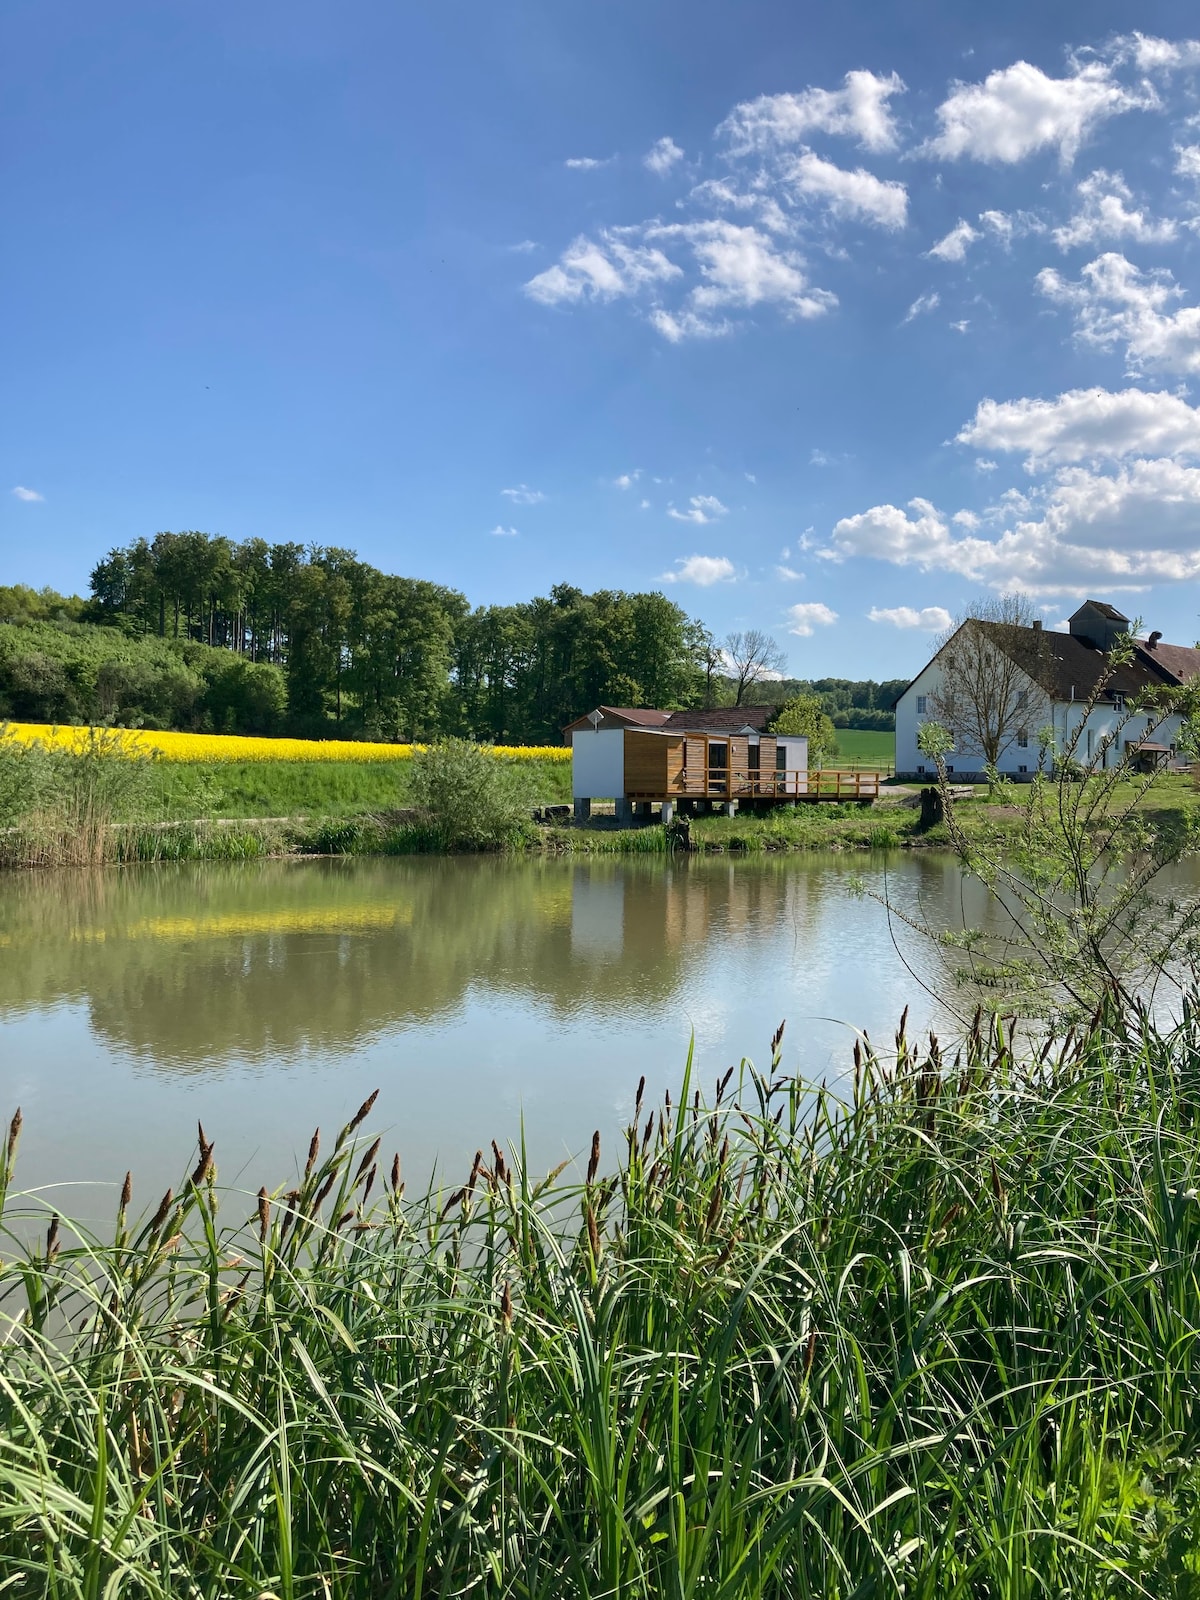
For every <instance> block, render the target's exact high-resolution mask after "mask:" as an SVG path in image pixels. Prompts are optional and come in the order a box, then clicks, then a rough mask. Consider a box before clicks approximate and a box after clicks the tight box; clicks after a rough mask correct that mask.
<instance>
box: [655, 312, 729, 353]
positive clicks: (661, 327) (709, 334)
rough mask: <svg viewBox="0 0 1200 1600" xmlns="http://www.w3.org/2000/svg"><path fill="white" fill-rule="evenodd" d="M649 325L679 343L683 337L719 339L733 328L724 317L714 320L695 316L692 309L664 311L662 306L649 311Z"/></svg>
mask: <svg viewBox="0 0 1200 1600" xmlns="http://www.w3.org/2000/svg"><path fill="white" fill-rule="evenodd" d="M650 325H651V327H654V328H657V329H658V331H659V333H661V334H662V336H663V338H664V339H669V340H670V342H671V343H672V344H681V343H682V342H683V340H684V339H719V338H720V337H721V336H722V334H726V333H730V332H732V330H733V324H732V322H730V321H728V319H727V318H725V317H722V318H721V319H720V321H718V322H714V321H713V320H712V318H711V317H700V316H697V315H696V313H695V312H694V311H675V312H672V311H664V310H663V308H662V306H656V307H655V308H654V310H653V311H652V312H651V313H650Z"/></svg>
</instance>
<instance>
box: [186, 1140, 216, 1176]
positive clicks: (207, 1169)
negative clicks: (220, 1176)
mask: <svg viewBox="0 0 1200 1600" xmlns="http://www.w3.org/2000/svg"><path fill="white" fill-rule="evenodd" d="M200 1133H201V1136H202V1137H203V1133H204V1130H203V1128H201V1130H200ZM212 1153H213V1147H212V1145H211V1144H204V1143H202V1144H201V1146H200V1159H199V1161H197V1163H196V1165H195V1168H194V1170H193V1172H192V1178H191V1181H192V1183H193V1184H201V1183H203V1182H204V1180H205V1178H207V1177H208V1175H209V1173H211V1171H212V1170H213V1158H212Z"/></svg>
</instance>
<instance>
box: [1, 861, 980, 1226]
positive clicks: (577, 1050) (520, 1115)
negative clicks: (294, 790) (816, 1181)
mask: <svg viewBox="0 0 1200 1600" xmlns="http://www.w3.org/2000/svg"><path fill="white" fill-rule="evenodd" d="M885 874H886V883H887V888H888V892H889V894H890V896H891V897H892V900H893V902H894V903H895V904H897V905H898V906H900V907H902V908H904V909H905V910H906V911H908V912H909V913H914V914H919V915H921V916H923V917H924V918H926V919H927V920H928V921H930V922H931V923H933V924H935V925H937V924H940V923H941V922H943V921H945V922H949V921H954V920H956V919H957V917H958V916H959V914H960V893H961V887H962V885H961V880H960V876H959V873H958V869H957V867H956V865H955V864H954V862H953V861H952V859H950V858H949V857H948V856H943V855H940V854H932V853H930V854H912V855H893V856H890V857H884V856H876V855H872V856H870V857H860V856H850V855H840V856H822V857H813V856H784V855H779V856H765V857H756V858H741V859H736V860H735V859H731V858H728V857H726V858H711V857H710V858H705V859H698V858H694V857H693V858H676V859H675V860H674V861H664V860H662V859H653V860H650V859H648V860H637V859H634V860H629V859H624V860H621V859H616V860H612V859H610V860H580V859H579V858H568V859H540V860H536V861H528V860H502V859H488V858H480V857H473V858H457V859H434V858H419V859H412V858H409V859H403V860H397V859H386V860H340V861H328V860H327V861H309V862H288V861H278V862H256V863H247V864H244V865H236V864H233V865H230V864H197V865H187V866H179V867H152V868H145V869H127V870H110V871H103V872H96V873H74V872H65V871H64V872H58V873H44V874H23V875H18V874H10V875H8V876H6V877H4V878H2V879H0V1118H3V1119H4V1121H5V1122H7V1119H8V1117H9V1116H10V1115H11V1113H12V1111H13V1109H14V1108H15V1107H16V1106H17V1105H18V1104H19V1105H21V1106H22V1108H23V1112H24V1119H25V1128H24V1133H23V1135H22V1144H21V1157H20V1162H19V1167H18V1178H17V1186H18V1187H19V1188H23V1189H28V1188H31V1187H33V1186H35V1185H43V1184H53V1183H63V1182H66V1181H68V1180H70V1181H72V1182H81V1183H84V1184H87V1185H93V1184H102V1185H104V1186H105V1187H103V1188H98V1189H96V1188H90V1187H89V1188H87V1189H80V1190H72V1191H68V1192H64V1193H63V1194H62V1195H61V1196H60V1198H59V1199H58V1200H55V1202H54V1203H55V1204H60V1203H61V1205H62V1207H63V1209H65V1210H66V1211H68V1212H70V1213H72V1214H74V1215H76V1216H99V1215H106V1214H107V1213H108V1210H109V1207H110V1203H111V1204H115V1189H116V1186H118V1185H119V1183H120V1180H121V1177H122V1175H123V1174H124V1172H125V1169H126V1168H127V1167H128V1168H132V1170H133V1173H134V1179H135V1193H136V1195H137V1199H138V1202H139V1203H140V1204H142V1205H144V1204H146V1203H149V1202H153V1201H154V1200H156V1199H157V1197H158V1195H159V1194H160V1193H161V1192H162V1190H163V1189H164V1188H165V1187H166V1185H167V1184H168V1183H170V1182H177V1181H178V1179H179V1176H180V1174H181V1173H182V1172H183V1171H185V1170H186V1168H187V1166H188V1164H189V1153H190V1151H191V1150H192V1148H193V1146H194V1141H195V1129H196V1122H197V1120H200V1121H202V1122H203V1124H204V1127H205V1130H206V1132H207V1134H208V1136H209V1138H210V1139H213V1140H214V1141H215V1144H216V1159H217V1162H218V1167H219V1171H220V1176H221V1180H222V1182H223V1183H225V1184H231V1185H237V1186H239V1187H244V1188H246V1189H247V1190H249V1191H253V1190H255V1189H257V1187H258V1185H259V1183H261V1182H265V1183H266V1184H267V1186H268V1187H269V1188H272V1187H274V1186H275V1185H276V1184H278V1183H280V1182H282V1181H284V1180H288V1179H290V1178H291V1176H292V1174H293V1173H294V1171H295V1159H296V1154H297V1153H298V1152H299V1153H300V1154H301V1155H302V1154H303V1151H304V1150H305V1149H306V1147H307V1144H308V1139H309V1135H310V1133H311V1131H312V1129H313V1128H314V1127H315V1126H317V1125H318V1124H320V1125H321V1126H322V1128H323V1129H325V1130H328V1131H329V1132H332V1130H334V1129H336V1128H337V1127H338V1126H339V1125H340V1124H341V1123H342V1122H344V1121H345V1120H346V1119H347V1118H348V1117H349V1116H350V1115H351V1114H352V1112H353V1110H354V1109H355V1107H356V1106H357V1105H358V1104H359V1102H360V1101H361V1100H362V1099H363V1098H364V1097H365V1096H366V1095H367V1094H368V1093H369V1092H370V1091H371V1090H372V1089H375V1088H379V1089H380V1091H381V1093H380V1097H379V1101H378V1104H377V1106H376V1110H375V1114H374V1116H373V1118H372V1127H373V1128H374V1129H375V1131H384V1153H385V1157H387V1158H388V1159H390V1154H391V1151H392V1150H393V1149H398V1150H399V1151H400V1153H401V1157H402V1162H403V1165H404V1170H405V1174H406V1177H407V1179H408V1182H409V1186H410V1190H411V1189H412V1188H413V1187H414V1186H415V1185H419V1184H423V1183H424V1182H425V1181H426V1180H427V1178H428V1176H429V1174H430V1172H431V1171H433V1170H434V1169H435V1167H436V1170H437V1171H438V1172H439V1173H441V1174H443V1175H444V1178H445V1180H446V1181H447V1182H448V1183H452V1184H456V1183H458V1182H461V1178H462V1175H463V1174H464V1172H465V1170H466V1168H467V1167H468V1166H469V1164H470V1161H471V1157H472V1155H473V1154H474V1151H475V1150H476V1149H477V1148H478V1147H481V1146H482V1147H483V1148H484V1149H487V1148H488V1145H489V1141H490V1140H491V1139H493V1138H495V1139H497V1140H498V1141H499V1142H500V1143H501V1145H506V1144H508V1143H510V1142H513V1141H517V1140H519V1139H520V1137H521V1136H522V1129H523V1130H524V1137H525V1139H526V1141H527V1146H528V1150H529V1157H530V1161H531V1164H532V1165H533V1166H535V1167H537V1168H539V1169H545V1168H548V1167H549V1166H551V1165H554V1164H555V1163H556V1162H557V1161H560V1160H562V1159H563V1157H564V1156H566V1155H577V1154H578V1153H579V1152H581V1151H582V1152H584V1153H585V1154H586V1151H587V1148H588V1145H589V1143H590V1139H591V1133H592V1129H593V1128H597V1127H598V1128H600V1129H601V1130H602V1134H603V1137H604V1139H605V1141H606V1145H605V1148H606V1150H607V1151H608V1152H609V1153H610V1154H611V1153H612V1151H613V1142H612V1141H613V1138H614V1136H615V1135H616V1134H617V1133H618V1131H619V1129H620V1128H621V1127H622V1126H623V1125H624V1123H625V1121H626V1119H627V1117H628V1115H629V1113H630V1111H631V1108H632V1104H633V1095H634V1092H635V1089H636V1086H637V1081H638V1077H639V1075H640V1074H642V1073H645V1074H646V1078H647V1086H648V1090H647V1092H648V1094H650V1095H651V1096H654V1095H657V1094H659V1093H661V1091H662V1090H663V1089H665V1088H668V1087H672V1086H674V1085H677V1084H678V1082H679V1080H680V1078H681V1076H682V1072H683V1068H684V1063H685V1060H686V1057H687V1052H688V1048H689V1043H690V1041H691V1039H692V1036H693V1033H694V1037H695V1055H696V1063H697V1070H698V1072H699V1081H700V1082H701V1083H703V1084H704V1085H705V1087H706V1088H710V1087H711V1085H712V1083H713V1081H714V1080H715V1079H716V1077H717V1076H718V1075H719V1074H720V1073H722V1072H723V1071H724V1070H725V1069H726V1067H728V1066H730V1065H732V1064H734V1063H736V1062H737V1061H739V1059H740V1058H741V1057H742V1056H748V1057H750V1058H751V1059H752V1060H754V1061H756V1062H758V1063H759V1064H761V1065H765V1064H766V1063H767V1062H768V1061H769V1057H770V1051H769V1040H770V1037H771V1034H772V1032H773V1030H774V1028H775V1027H776V1025H777V1024H778V1023H779V1022H780V1021H781V1020H783V1019H785V1018H786V1020H787V1031H786V1035H785V1046H784V1062H785V1066H786V1067H787V1069H788V1070H792V1071H800V1072H802V1073H803V1074H804V1075H806V1076H807V1077H809V1078H821V1077H828V1078H829V1079H830V1080H831V1081H833V1080H835V1079H838V1078H840V1077H842V1075H843V1074H844V1073H845V1072H846V1070H847V1069H848V1067H849V1064H850V1059H851V1050H852V1047H853V1040H854V1032H853V1030H854V1029H855V1028H866V1029H868V1030H869V1031H870V1032H871V1034H872V1035H873V1036H874V1037H878V1038H881V1039H884V1040H889V1039H890V1037H891V1034H892V1032H893V1030H894V1028H895V1025H896V1022H897V1019H898V1017H899V1014H900V1012H901V1010H902V1009H903V1007H904V1006H905V1005H909V1004H911V1006H912V1014H913V1017H914V1019H915V1020H916V1021H917V1022H920V1021H923V1020H926V1021H927V1020H929V1019H930V1018H931V1017H933V1016H934V1014H935V1011H936V1003H935V1001H934V1000H933V999H932V998H931V997H930V994H929V993H928V992H926V991H925V990H923V989H922V987H921V984H920V983H919V982H918V976H921V975H923V976H924V978H925V979H926V981H927V982H928V983H929V984H930V986H931V988H932V989H934V990H935V991H936V989H937V986H938V984H939V983H942V984H943V985H944V983H945V979H944V977H943V976H941V974H940V971H939V969H938V968H937V967H936V966H934V965H932V964H931V961H932V958H931V955H930V952H929V950H928V948H927V947H925V946H924V945H923V944H922V942H921V941H920V940H919V939H917V938H916V937H915V936H914V935H912V934H911V933H907V932H906V930H904V929H903V928H902V927H901V928H899V929H898V928H897V927H896V926H895V925H894V924H893V925H891V926H889V919H888V917H887V915H886V914H885V912H884V911H883V909H882V908H881V906H880V905H879V904H878V903H877V902H876V901H875V900H873V899H871V898H869V897H864V896H862V895H856V894H855V893H854V892H853V889H854V882H855V880H856V879H862V880H865V881H866V883H867V885H868V887H873V888H875V889H882V888H883V886H884V882H885ZM894 934H895V935H896V939H897V941H898V942H899V946H900V950H901V951H902V952H903V955H904V957H905V958H906V959H907V961H908V962H909V963H911V964H912V966H913V968H914V970H915V974H916V975H914V972H910V971H909V970H908V969H907V968H906V965H905V961H904V960H902V958H901V954H900V953H899V952H898V949H897V945H896V943H894V942H893V935H894ZM110 1187H111V1191H112V1192H111V1194H110V1192H109V1191H110Z"/></svg>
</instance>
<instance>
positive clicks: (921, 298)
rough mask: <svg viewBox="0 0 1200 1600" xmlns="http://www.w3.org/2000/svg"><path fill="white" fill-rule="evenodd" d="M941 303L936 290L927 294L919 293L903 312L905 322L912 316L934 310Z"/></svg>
mask: <svg viewBox="0 0 1200 1600" xmlns="http://www.w3.org/2000/svg"><path fill="white" fill-rule="evenodd" d="M941 303H942V297H941V295H940V294H938V292H937V290H936V289H934V290H932V291H931V292H930V293H929V294H919V295H918V296H917V298H916V299H915V300H914V301H913V303H912V305H910V306H909V308H908V310H907V311H906V312H905V314H904V320H905V322H911V321H912V320H913V318H914V317H921V316H924V315H925V313H926V312H927V311H936V310H937V308H938V307H939V306H940V305H941Z"/></svg>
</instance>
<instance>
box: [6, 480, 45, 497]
mask: <svg viewBox="0 0 1200 1600" xmlns="http://www.w3.org/2000/svg"><path fill="white" fill-rule="evenodd" d="M13 493H14V494H15V495H16V497H17V499H18V500H26V501H28V500H44V499H45V498H46V497H45V495H41V494H39V493H38V492H37V490H36V489H27V488H26V487H25V485H24V484H23V483H19V484H17V486H16V488H15V489H14V490H13Z"/></svg>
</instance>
